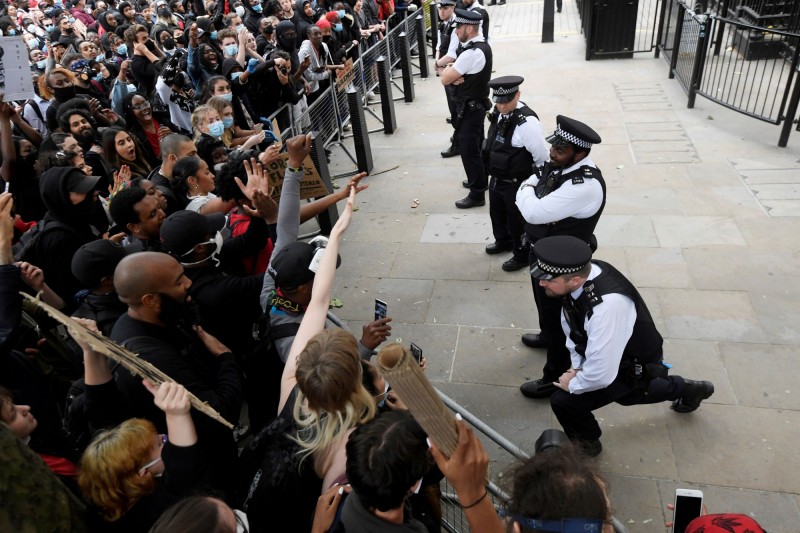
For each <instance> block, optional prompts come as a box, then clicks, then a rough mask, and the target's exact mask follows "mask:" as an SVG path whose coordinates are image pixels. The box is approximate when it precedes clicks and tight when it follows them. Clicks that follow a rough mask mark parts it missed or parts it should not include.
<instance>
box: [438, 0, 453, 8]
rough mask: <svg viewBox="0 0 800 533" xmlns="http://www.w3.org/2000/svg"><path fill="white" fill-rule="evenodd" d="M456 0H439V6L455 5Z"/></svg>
mask: <svg viewBox="0 0 800 533" xmlns="http://www.w3.org/2000/svg"><path fill="white" fill-rule="evenodd" d="M455 5H456V0H439V7H454V6H455Z"/></svg>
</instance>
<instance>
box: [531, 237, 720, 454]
mask: <svg viewBox="0 0 800 533" xmlns="http://www.w3.org/2000/svg"><path fill="white" fill-rule="evenodd" d="M533 249H534V253H535V254H536V263H535V264H534V265H533V266H532V268H531V277H532V279H533V281H534V282H536V283H537V284H539V285H540V286H541V287H542V288H543V289H544V291H545V292H546V294H547V295H548V296H550V297H551V298H553V299H554V300H556V301H558V302H559V304H560V305H561V307H562V310H561V312H560V325H561V327H562V329H563V331H564V333H565V334H566V347H567V349H568V350H569V356H570V365H569V367H568V368H567V369H566V370H565V372H563V373H562V374H561V375H560V376H559V377H557V378H556V379H555V380H554V381H555V383H554V384H553V385H554V387H556V390H555V392H554V393H553V395H552V396H551V398H550V405H551V407H552V408H553V414H555V416H556V418H558V421H559V423H560V424H561V426H562V427H563V428H564V432H565V433H566V434H567V436H568V437H569V438H570V439H571V440H573V441H576V443H577V444H578V445H579V446H580V447H581V448H582V450H583V451H584V453H586V454H587V455H591V456H596V455H598V454H599V453H600V452H601V451H602V449H603V446H602V445H601V444H600V435H601V433H602V432H601V430H600V426H599V425H598V423H597V420H595V418H594V415H592V411H594V410H595V409H599V408H600V407H603V406H605V405H608V404H610V403H618V404H620V405H640V404H649V403H659V402H663V401H670V400H671V401H672V402H673V403H672V409H674V410H675V411H676V412H678V413H690V412H692V411H694V410H696V409H697V408H698V407H699V406H700V403H701V402H702V401H703V400H705V399H707V398H709V397H710V396H711V395H712V394H713V393H714V385H713V384H712V383H711V382H710V381H693V380H689V379H684V378H682V377H680V376H670V375H669V368H670V367H669V366H668V365H666V364H664V355H663V354H664V350H663V344H664V340H663V338H662V337H661V334H659V332H658V330H657V329H656V326H655V323H654V322H653V318H652V316H651V315H650V311H649V310H648V309H647V305H645V303H644V300H643V299H642V297H641V295H640V294H639V291H637V290H636V288H635V287H634V286H633V284H632V283H631V282H630V281H628V279H627V278H626V277H625V276H624V275H622V274H621V273H620V272H619V271H618V270H617V269H616V268H614V267H613V266H611V265H610V264H608V263H606V262H604V261H599V260H592V249H591V248H590V247H589V245H588V244H587V243H586V241H585V240H582V239H579V238H577V237H571V236H568V235H559V236H555V237H545V238H543V239H540V240H539V241H537V242H536V244H534V245H533Z"/></svg>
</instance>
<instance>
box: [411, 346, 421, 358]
mask: <svg viewBox="0 0 800 533" xmlns="http://www.w3.org/2000/svg"><path fill="white" fill-rule="evenodd" d="M411 355H413V356H414V359H416V360H417V363H419V362H421V361H422V348H420V347H419V346H417V345H416V344H414V343H413V342H412V343H411Z"/></svg>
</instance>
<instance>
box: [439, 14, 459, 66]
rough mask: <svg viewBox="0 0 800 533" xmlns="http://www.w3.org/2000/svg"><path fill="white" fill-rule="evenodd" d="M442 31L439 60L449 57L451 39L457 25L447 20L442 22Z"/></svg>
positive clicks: (440, 34) (440, 33)
mask: <svg viewBox="0 0 800 533" xmlns="http://www.w3.org/2000/svg"><path fill="white" fill-rule="evenodd" d="M440 24H441V31H440V32H439V38H440V40H439V59H441V58H443V57H444V56H446V55H447V50H448V49H449V48H450V39H452V38H453V30H455V29H456V25H455V23H454V22H453V21H452V20H445V21H444V22H441V23H440Z"/></svg>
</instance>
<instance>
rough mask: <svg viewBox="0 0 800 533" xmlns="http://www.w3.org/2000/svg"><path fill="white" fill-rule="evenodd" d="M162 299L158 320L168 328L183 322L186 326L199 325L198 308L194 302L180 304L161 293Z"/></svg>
mask: <svg viewBox="0 0 800 533" xmlns="http://www.w3.org/2000/svg"><path fill="white" fill-rule="evenodd" d="M158 295H159V296H160V297H161V310H160V311H159V312H158V319H159V320H160V321H161V322H163V323H164V324H166V325H167V326H175V325H177V324H178V323H180V322H183V324H184V325H186V326H192V325H194V324H197V323H199V320H198V315H197V308H196V306H195V305H194V304H193V303H192V302H179V301H178V300H176V299H174V298H172V297H171V296H168V295H166V294H164V293H163V292H159V293H158Z"/></svg>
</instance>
